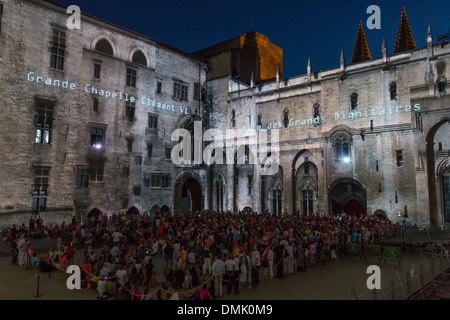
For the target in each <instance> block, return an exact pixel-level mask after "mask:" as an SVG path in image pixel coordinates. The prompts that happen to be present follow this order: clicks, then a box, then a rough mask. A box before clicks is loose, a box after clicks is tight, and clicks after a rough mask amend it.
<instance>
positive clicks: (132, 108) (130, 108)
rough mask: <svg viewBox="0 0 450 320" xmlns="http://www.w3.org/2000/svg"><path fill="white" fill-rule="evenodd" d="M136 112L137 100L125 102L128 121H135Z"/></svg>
mask: <svg viewBox="0 0 450 320" xmlns="http://www.w3.org/2000/svg"><path fill="white" fill-rule="evenodd" d="M135 113H136V102H135V101H131V100H129V101H126V102H125V117H126V118H127V120H128V122H134V116H135Z"/></svg>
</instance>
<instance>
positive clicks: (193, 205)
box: [174, 174, 204, 212]
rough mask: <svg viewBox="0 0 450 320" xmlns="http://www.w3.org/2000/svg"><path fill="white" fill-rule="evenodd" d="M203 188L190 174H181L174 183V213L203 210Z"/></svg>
mask: <svg viewBox="0 0 450 320" xmlns="http://www.w3.org/2000/svg"><path fill="white" fill-rule="evenodd" d="M203 197H204V196H203V187H202V185H201V183H200V182H199V180H198V179H197V178H196V177H194V176H193V175H191V174H183V175H182V176H181V177H180V178H178V179H177V181H176V183H175V203H174V207H175V212H180V211H201V210H203V203H204V198H203Z"/></svg>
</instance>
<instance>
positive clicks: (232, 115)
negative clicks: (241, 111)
mask: <svg viewBox="0 0 450 320" xmlns="http://www.w3.org/2000/svg"><path fill="white" fill-rule="evenodd" d="M235 126H236V111H235V110H232V111H231V127H232V128H234V127H235Z"/></svg>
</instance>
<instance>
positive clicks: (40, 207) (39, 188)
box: [31, 167, 50, 212]
mask: <svg viewBox="0 0 450 320" xmlns="http://www.w3.org/2000/svg"><path fill="white" fill-rule="evenodd" d="M49 174H50V168H49V167H35V168H34V184H33V191H32V194H33V201H32V209H31V210H32V211H33V212H42V211H45V210H46V209H47V190H48V186H49V184H48V181H49Z"/></svg>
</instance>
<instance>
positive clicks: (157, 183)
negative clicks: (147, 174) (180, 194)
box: [152, 173, 161, 188]
mask: <svg viewBox="0 0 450 320" xmlns="http://www.w3.org/2000/svg"><path fill="white" fill-rule="evenodd" d="M152 188H161V174H159V173H154V174H152Z"/></svg>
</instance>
